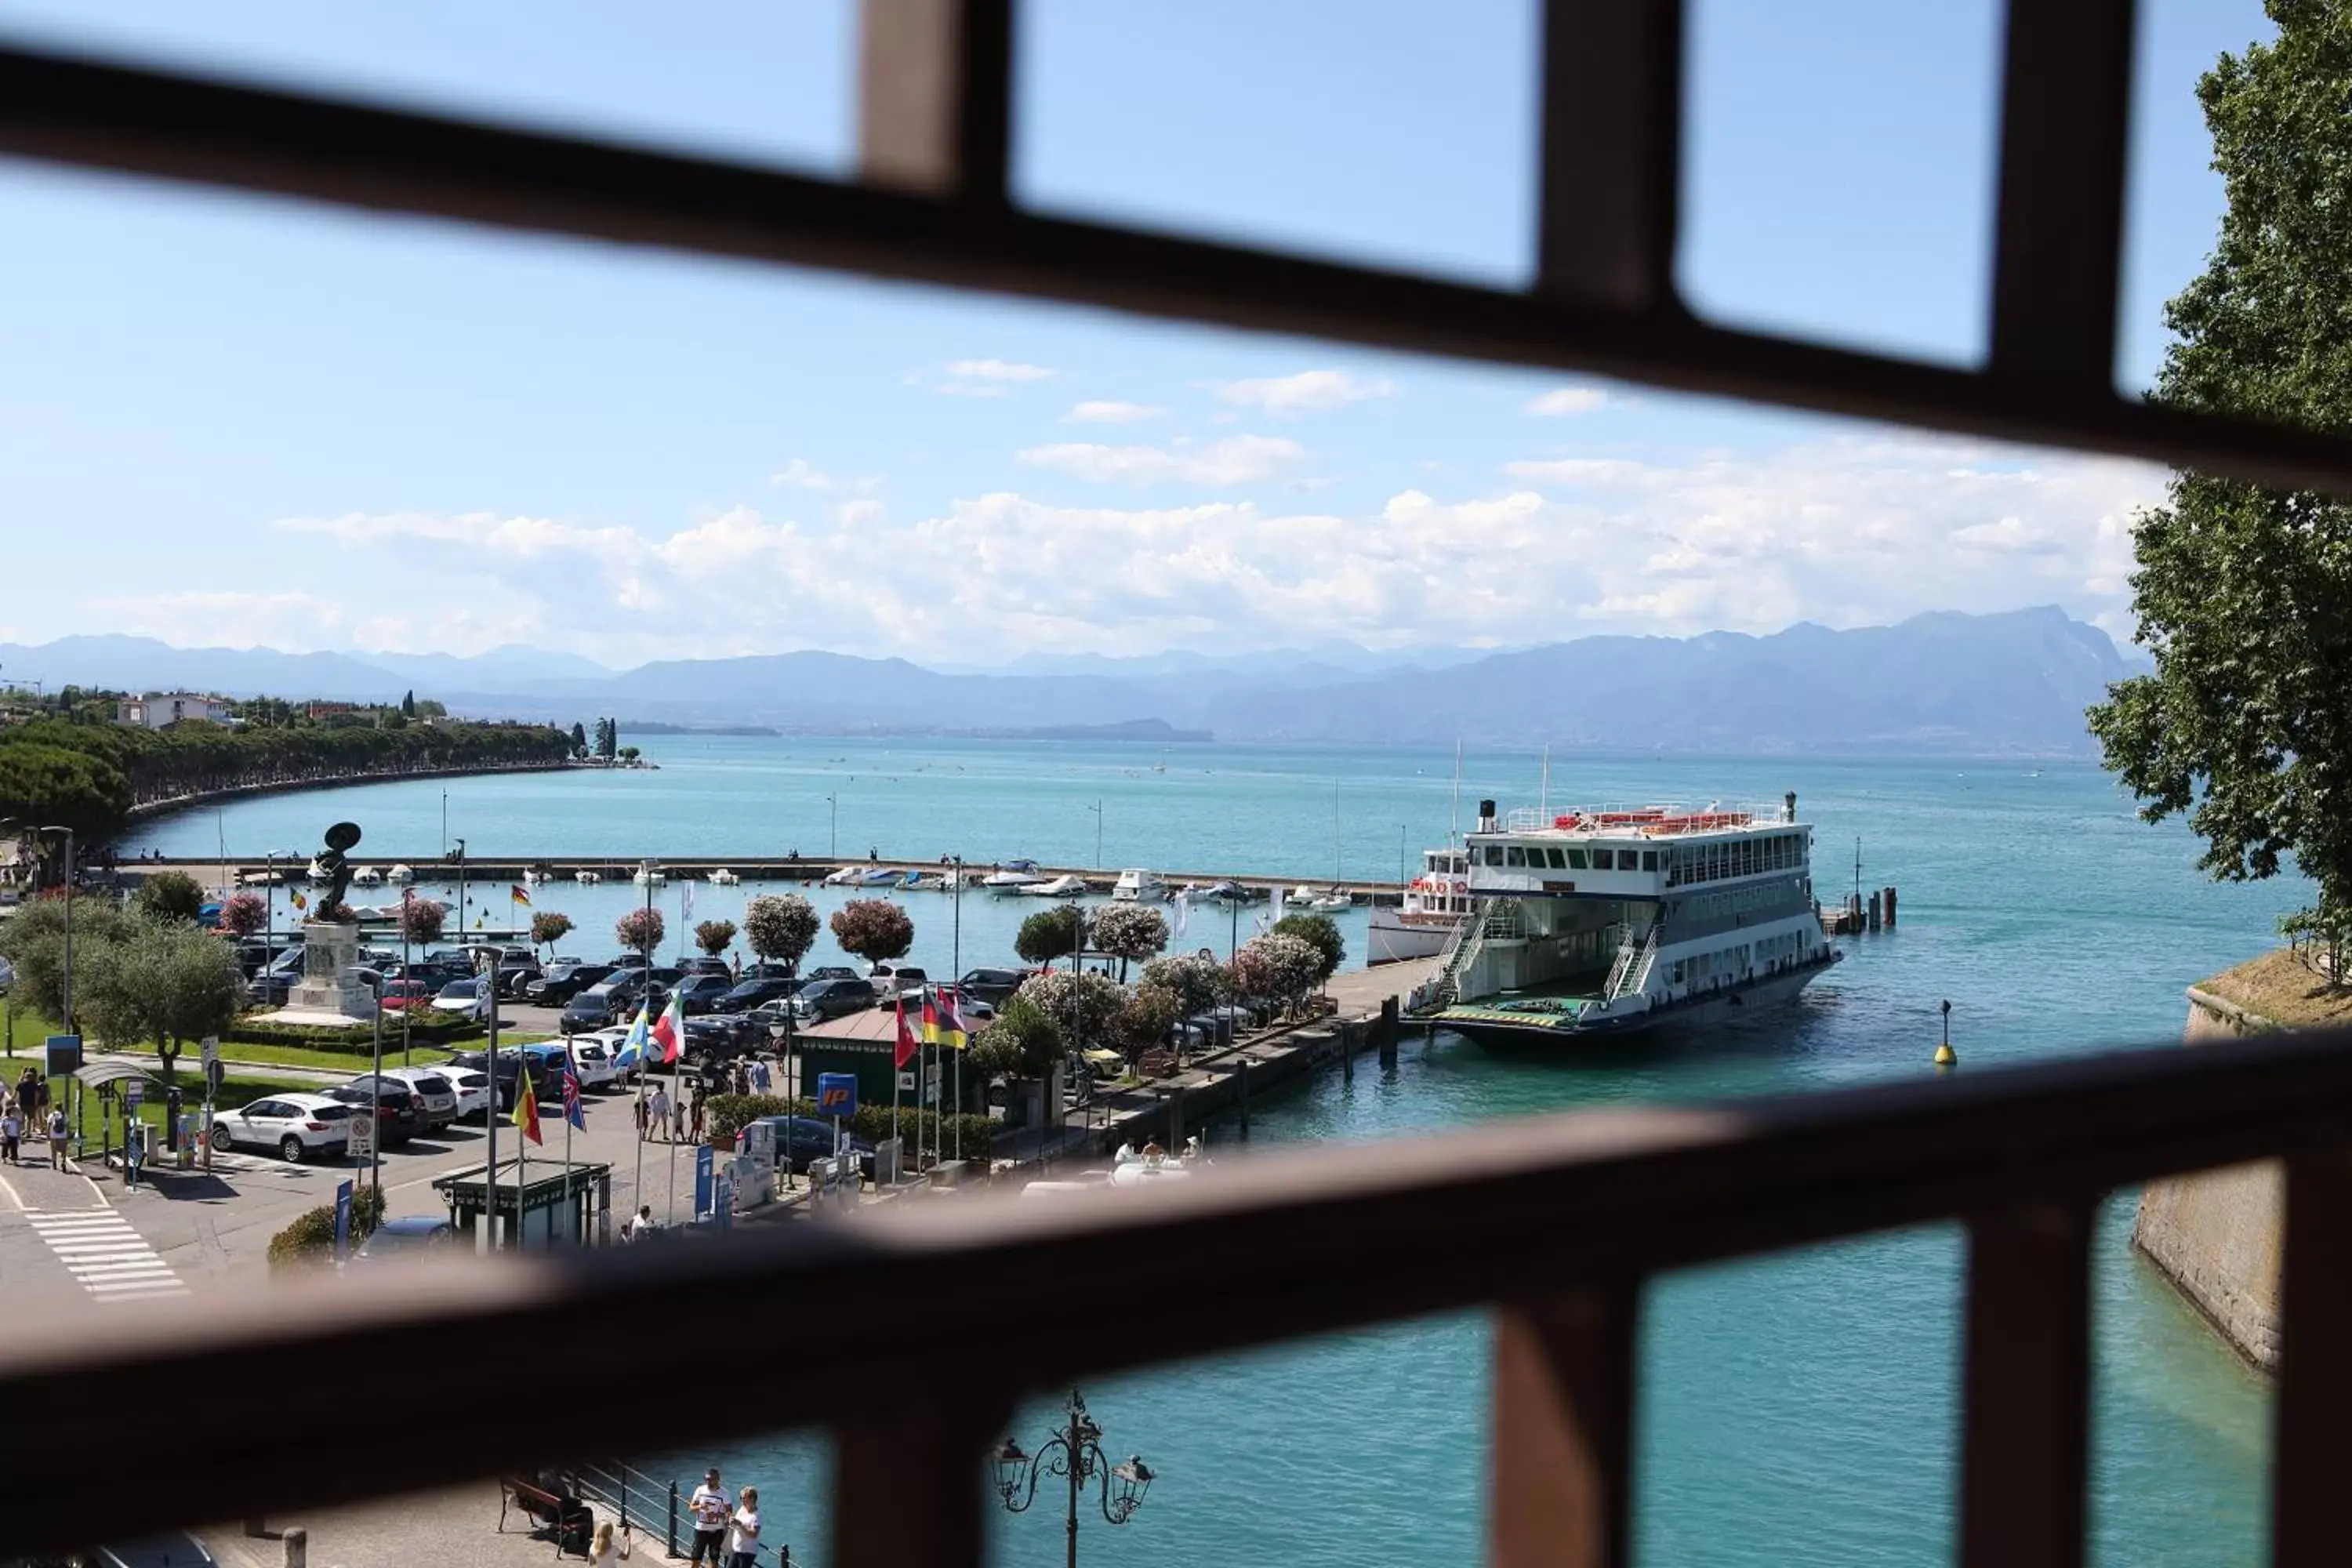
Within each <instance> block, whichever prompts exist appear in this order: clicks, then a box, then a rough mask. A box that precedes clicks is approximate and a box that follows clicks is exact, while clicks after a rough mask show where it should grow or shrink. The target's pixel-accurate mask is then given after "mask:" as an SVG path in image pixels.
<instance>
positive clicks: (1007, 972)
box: [956, 969, 1029, 1007]
mask: <svg viewBox="0 0 2352 1568" xmlns="http://www.w3.org/2000/svg"><path fill="white" fill-rule="evenodd" d="M1028 978H1029V975H1028V973H1027V972H1026V971H1024V970H1019V969H969V970H966V971H965V972H964V976H963V978H962V979H961V980H959V981H957V982H956V989H957V990H959V991H961V992H962V993H963V994H965V995H967V996H969V997H971V998H972V999H973V1000H974V1001H976V1002H985V1003H987V1004H988V1005H990V1006H992V1007H1001V1006H1003V1005H1004V1001H1005V998H1006V997H1008V996H1011V995H1012V994H1013V993H1014V992H1015V991H1018V990H1020V989H1021V983H1022V982H1023V981H1024V980H1026V979H1028Z"/></svg>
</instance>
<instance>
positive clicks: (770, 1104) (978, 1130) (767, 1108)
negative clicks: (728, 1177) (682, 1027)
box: [703, 1094, 996, 1154]
mask: <svg viewBox="0 0 2352 1568" xmlns="http://www.w3.org/2000/svg"><path fill="white" fill-rule="evenodd" d="M703 1109H704V1110H705V1112H706V1113H707V1114H708V1116H709V1128H710V1131H711V1133H712V1134H713V1135H714V1136H717V1137H729V1136H731V1135H733V1134H734V1133H737V1132H740V1131H742V1130H743V1125H744V1123H746V1122H748V1121H758V1120H759V1119H760V1118H761V1117H762V1116H814V1115H815V1114H816V1113H817V1110H816V1101H814V1100H786V1099H785V1098H784V1097H783V1096H782V1095H781V1094H714V1095H712V1096H711V1097H710V1098H709V1100H706V1101H705V1102H704V1104H703ZM932 1122H938V1123H940V1129H939V1130H940V1131H944V1132H945V1134H946V1140H947V1141H946V1142H945V1143H943V1144H939V1145H934V1144H933V1142H932V1141H931V1133H932V1131H933V1129H932V1127H931V1125H930V1123H932ZM959 1124H961V1129H962V1132H963V1144H962V1147H963V1148H964V1149H966V1150H967V1151H977V1152H981V1153H982V1154H985V1153H986V1152H988V1141H989V1140H990V1139H991V1138H993V1137H994V1136H996V1120H995V1118H993V1117H991V1116H986V1115H982V1114H978V1113H975V1112H972V1111H969V1110H967V1111H965V1112H964V1113H963V1114H962V1115H961V1116H957V1115H955V1114H953V1113H950V1114H948V1115H946V1116H933V1115H932V1114H931V1113H930V1112H929V1111H926V1110H917V1109H916V1108H915V1107H914V1106H912V1105H907V1106H902V1107H900V1108H899V1110H898V1131H899V1135H900V1136H901V1137H903V1138H905V1139H906V1141H907V1147H908V1149H913V1148H915V1147H916V1145H917V1142H918V1140H919V1141H920V1143H921V1146H922V1147H924V1148H926V1149H929V1148H932V1147H935V1146H936V1147H941V1148H950V1149H952V1148H954V1147H956V1131H957V1128H958V1126H959ZM849 1131H850V1132H851V1133H852V1134H853V1135H855V1136H856V1137H859V1138H863V1139H865V1140H866V1142H869V1143H879V1142H882V1141H883V1140H884V1139H885V1138H887V1137H889V1136H890V1108H889V1107H888V1106H887V1105H861V1106H859V1107H858V1108H857V1112H856V1115H854V1116H852V1117H850V1119H849Z"/></svg>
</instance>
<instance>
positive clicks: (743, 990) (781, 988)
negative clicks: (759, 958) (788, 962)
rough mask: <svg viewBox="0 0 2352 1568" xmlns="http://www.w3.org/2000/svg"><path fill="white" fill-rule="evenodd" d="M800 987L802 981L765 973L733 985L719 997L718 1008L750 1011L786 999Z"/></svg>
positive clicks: (720, 1009)
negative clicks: (784, 978) (774, 976)
mask: <svg viewBox="0 0 2352 1568" xmlns="http://www.w3.org/2000/svg"><path fill="white" fill-rule="evenodd" d="M800 988H801V982H799V981H797V980H783V979H776V978H771V977H768V976H764V975H763V976H761V978H760V979H757V980H751V979H747V980H745V981H744V982H743V984H740V985H737V986H734V987H731V988H730V990H729V991H728V993H727V994H726V995H724V996H722V997H720V998H719V1002H718V1005H717V1010H718V1011H719V1012H722V1013H748V1012H750V1011H751V1009H753V1008H754V1007H758V1006H761V1005H764V1004H766V1003H770V1002H781V1001H784V1000H786V999H788V998H790V997H791V996H792V995H793V994H794V993H795V992H797V991H799V990H800Z"/></svg>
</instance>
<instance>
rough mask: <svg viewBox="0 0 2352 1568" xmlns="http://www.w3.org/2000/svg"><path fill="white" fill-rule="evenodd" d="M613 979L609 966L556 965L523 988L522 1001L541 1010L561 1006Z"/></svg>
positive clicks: (592, 964) (586, 964)
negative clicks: (532, 1004) (537, 1006)
mask: <svg viewBox="0 0 2352 1568" xmlns="http://www.w3.org/2000/svg"><path fill="white" fill-rule="evenodd" d="M612 977H613V966H612V965H611V964H609V963H560V962H559V963H557V964H556V965H555V967H554V968H552V969H551V970H549V971H548V972H547V973H545V974H542V975H541V976H540V977H539V978H538V979H536V980H533V981H530V982H529V983H527V984H525V985H524V986H523V988H522V994H523V1000H524V1001H526V1002H531V1003H535V1004H537V1005H540V1006H541V1007H561V1006H562V1005H564V1004H565V1003H567V1002H569V1001H571V1000H572V998H573V997H574V996H577V995H579V994H580V993H582V992H583V991H585V990H587V989H588V988H589V987H590V986H592V985H599V984H603V983H604V982H605V981H607V980H610V979H611V978H612Z"/></svg>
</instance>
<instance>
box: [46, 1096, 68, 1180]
mask: <svg viewBox="0 0 2352 1568" xmlns="http://www.w3.org/2000/svg"><path fill="white" fill-rule="evenodd" d="M49 1164H50V1165H51V1166H52V1167H54V1168H55V1169H57V1170H60V1171H62V1170H64V1169H65V1168H66V1110H65V1107H64V1106H62V1105H60V1106H58V1107H57V1108H56V1109H55V1110H51V1111H50V1112H49Z"/></svg>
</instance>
